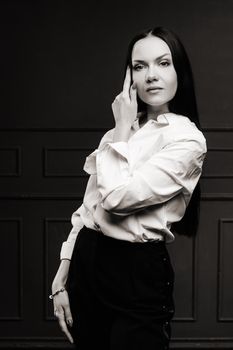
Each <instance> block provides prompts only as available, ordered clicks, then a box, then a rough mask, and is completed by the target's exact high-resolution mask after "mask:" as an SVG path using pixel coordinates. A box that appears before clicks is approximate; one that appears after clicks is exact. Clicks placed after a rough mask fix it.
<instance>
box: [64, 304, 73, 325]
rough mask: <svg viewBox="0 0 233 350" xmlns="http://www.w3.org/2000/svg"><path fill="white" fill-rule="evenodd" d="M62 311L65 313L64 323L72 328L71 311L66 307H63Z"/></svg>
mask: <svg viewBox="0 0 233 350" xmlns="http://www.w3.org/2000/svg"><path fill="white" fill-rule="evenodd" d="M64 311H65V319H66V323H67V324H68V325H69V326H70V327H72V325H73V317H72V314H71V311H70V306H69V305H67V306H65V307H64Z"/></svg>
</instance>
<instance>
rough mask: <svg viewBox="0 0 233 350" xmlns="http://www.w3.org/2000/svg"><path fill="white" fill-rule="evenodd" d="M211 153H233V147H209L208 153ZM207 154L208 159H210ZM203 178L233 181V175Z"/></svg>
mask: <svg viewBox="0 0 233 350" xmlns="http://www.w3.org/2000/svg"><path fill="white" fill-rule="evenodd" d="M209 152H233V148H232V147H226V148H224V147H208V153H209ZM208 153H207V157H208ZM201 178H203V179H232V178H233V173H232V174H220V173H218V174H216V173H214V174H211V173H210V174H202V175H201Z"/></svg>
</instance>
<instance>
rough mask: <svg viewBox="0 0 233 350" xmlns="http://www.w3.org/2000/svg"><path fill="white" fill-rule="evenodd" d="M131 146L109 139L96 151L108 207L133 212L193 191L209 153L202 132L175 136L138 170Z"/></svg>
mask: <svg viewBox="0 0 233 350" xmlns="http://www.w3.org/2000/svg"><path fill="white" fill-rule="evenodd" d="M128 147H129V145H128V143H127V142H115V143H113V142H108V143H106V144H105V145H104V147H102V149H101V150H99V151H98V152H96V154H95V157H96V174H97V186H98V190H99V192H100V193H101V195H102V202H101V205H102V207H103V208H104V209H105V210H107V211H110V212H112V213H114V214H116V215H123V216H124V215H130V214H131V213H133V212H135V211H138V210H141V209H142V208H144V207H147V206H151V205H155V204H160V203H163V202H166V201H168V200H169V199H171V198H172V197H174V196H176V195H177V194H178V193H180V192H183V193H185V192H186V193H188V194H192V192H193V190H194V188H195V186H196V185H197V182H198V180H199V178H200V176H201V172H202V164H203V161H204V158H205V155H206V152H207V146H206V139H205V137H204V136H203V134H202V133H201V132H199V133H193V134H192V133H191V134H186V135H184V134H183V135H182V136H179V137H178V138H176V139H173V141H171V142H170V143H169V144H167V145H166V146H165V147H164V148H162V149H161V150H160V151H159V152H157V153H155V154H153V155H152V156H151V157H150V158H149V159H148V160H147V161H146V162H145V163H144V164H143V165H141V166H140V167H139V168H137V169H135V170H134V171H131V167H130V154H131V153H130V152H129V148H128Z"/></svg>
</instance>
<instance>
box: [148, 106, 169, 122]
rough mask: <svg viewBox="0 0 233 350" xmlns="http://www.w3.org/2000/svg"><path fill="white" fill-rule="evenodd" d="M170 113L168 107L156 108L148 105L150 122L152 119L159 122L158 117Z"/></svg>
mask: <svg viewBox="0 0 233 350" xmlns="http://www.w3.org/2000/svg"><path fill="white" fill-rule="evenodd" d="M168 112H169V109H168V106H167V105H164V106H159V107H157V108H156V107H155V106H150V105H148V106H147V119H148V120H150V119H154V120H157V117H158V116H159V115H160V114H163V113H168Z"/></svg>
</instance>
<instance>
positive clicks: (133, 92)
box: [130, 82, 137, 101]
mask: <svg viewBox="0 0 233 350" xmlns="http://www.w3.org/2000/svg"><path fill="white" fill-rule="evenodd" d="M130 99H131V101H136V100H137V84H136V83H135V82H134V83H133V84H132V85H131V87H130Z"/></svg>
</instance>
